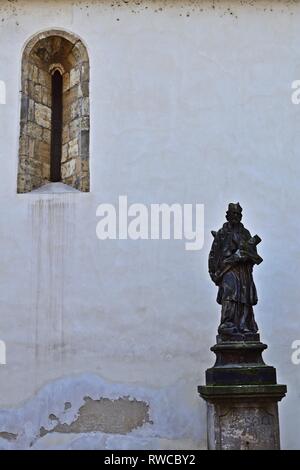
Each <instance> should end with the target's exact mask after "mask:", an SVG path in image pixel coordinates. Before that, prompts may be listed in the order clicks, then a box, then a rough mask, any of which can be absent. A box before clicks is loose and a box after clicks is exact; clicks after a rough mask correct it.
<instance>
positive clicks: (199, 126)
mask: <svg viewBox="0 0 300 470" xmlns="http://www.w3.org/2000/svg"><path fill="white" fill-rule="evenodd" d="M299 21H300V4H299V2H292V1H285V2H254V1H253V2H247V1H244V2H229V3H227V2H222V1H220V2H183V1H174V2H171V1H169V2H150V1H147V2H146V1H139V2H137V1H136V2H132V1H131V0H128V1H126V2H125V1H120V2H119V3H118V2H115V1H112V2H105V1H103V2H101V1H89V2H87V1H82V2H81V1H78V2H75V1H74V2H73V1H50V0H49V1H43V2H42V1H38V0H36V1H30V2H29V1H25V0H24V1H18V0H15V1H10V2H8V1H1V2H0V44H1V48H0V80H4V81H5V83H6V88H7V104H6V105H1V106H0V142H1V144H0V159H1V160H0V161H1V175H2V182H1V186H0V213H1V230H0V250H1V269H0V312H1V313H0V339H1V340H4V341H5V342H6V345H7V365H1V366H0V406H1V412H0V447H1V448H14V447H18V448H29V447H30V446H31V447H32V448H47V447H50V448H55V447H60V448H110V449H113V448H136V447H140V448H165V449H166V448H174V447H177V448H180V447H181V448H192V447H204V446H205V432H206V417H205V406H204V403H202V401H201V399H200V398H198V396H197V390H196V386H197V385H198V384H199V383H203V381H204V371H205V368H207V367H208V366H210V365H211V364H212V362H213V357H212V353H210V351H209V347H210V346H211V345H212V344H213V343H214V337H215V332H216V328H217V325H218V321H219V308H218V306H217V304H216V303H215V296H216V291H215V288H214V286H213V285H212V283H211V282H210V280H209V278H208V275H207V255H208V251H209V248H210V244H211V235H210V230H211V229H217V228H219V227H220V225H221V223H222V222H223V219H224V217H223V214H224V213H225V209H226V204H227V202H229V201H240V203H241V204H242V206H243V207H244V212H245V217H244V221H245V224H246V226H247V227H248V228H249V229H250V230H251V231H252V232H253V233H258V234H259V235H260V236H261V237H262V238H263V244H262V245H261V250H260V251H261V255H262V256H263V258H264V263H263V264H262V265H261V266H260V267H259V268H257V269H256V272H255V275H256V277H255V279H256V283H257V288H258V291H259V296H260V302H259V305H258V306H257V308H256V318H257V321H258V323H259V326H260V329H261V331H262V339H263V340H264V341H266V342H267V343H268V344H269V350H268V351H267V352H266V354H265V359H266V361H267V362H269V363H271V364H272V365H275V366H276V367H277V368H278V379H279V382H281V383H287V384H288V397H287V398H286V399H285V400H284V402H283V403H282V404H280V414H281V439H282V446H283V447H284V448H299V447H300V439H299V432H298V423H299V420H300V407H299V403H300V395H299V390H300V380H299V377H300V366H296V365H293V364H292V362H291V352H292V350H291V344H292V341H293V340H295V339H300V325H299V313H298V312H299V305H300V291H299V278H300V262H299V261H300V259H299V258H300V248H299V246H300V245H299V236H298V234H299V229H300V218H299V217H298V211H299V197H300V187H299V149H298V140H297V136H298V135H299V128H300V107H297V106H296V105H293V104H292V103H291V83H292V81H293V80H296V79H299V78H300V77H299V74H300V69H299V65H300V30H299ZM53 28H61V29H65V30H67V31H70V32H73V33H74V34H76V35H78V36H79V37H81V38H82V40H83V42H84V43H85V44H86V46H87V49H88V52H89V57H90V67H91V70H90V71H91V75H90V97H91V154H90V164H91V166H90V169H91V192H90V193H85V194H84V193H76V192H74V193H65V194H64V193H59V194H45V193H31V194H19V195H17V194H16V190H17V185H16V181H17V167H18V136H19V117H20V93H19V90H20V86H21V76H20V74H21V57H22V51H23V49H24V47H25V44H26V42H27V41H28V40H29V39H30V38H31V37H32V36H33V35H35V34H37V33H38V32H40V31H43V30H47V29H53ZM123 194H124V195H127V196H128V201H129V203H134V202H142V203H145V204H150V203H162V202H165V203H173V202H179V203H196V202H198V203H204V204H205V217H206V218H205V236H206V238H205V245H204V248H203V250H201V251H199V252H188V251H185V249H184V241H170V242H168V241H150V240H149V241H131V240H128V241H127V240H122V241H102V242H100V241H99V240H98V239H97V238H96V234H95V228H96V223H97V219H96V215H95V213H96V208H97V206H98V204H99V203H101V202H110V203H117V201H118V196H119V195H123ZM113 405H114V406H113ZM112 409H118V410H119V414H118V416H116V415H114V414H113V413H112V411H111V410H112ZM95 416H96V417H97V416H99V420H97V419H96V420H94V417H95ZM120 416H121V418H122V419H121V420H119V417H120ZM99 423H100V424H99Z"/></svg>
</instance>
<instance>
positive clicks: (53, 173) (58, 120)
mask: <svg viewBox="0 0 300 470" xmlns="http://www.w3.org/2000/svg"><path fill="white" fill-rule="evenodd" d="M62 82H63V80H62V75H61V73H60V72H59V71H58V70H56V71H55V72H54V73H53V75H52V125H51V126H52V127H51V160H50V180H51V181H52V182H53V183H56V182H59V181H61V153H62V116H63V99H62V97H63V86H62Z"/></svg>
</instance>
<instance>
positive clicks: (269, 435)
mask: <svg viewBox="0 0 300 470" xmlns="http://www.w3.org/2000/svg"><path fill="white" fill-rule="evenodd" d="M240 336H241V335H235V337H234V338H230V341H229V340H224V337H223V336H220V335H219V336H217V344H215V346H213V347H212V348H211V350H212V351H213V352H214V353H215V355H216V362H215V364H214V366H213V367H211V368H209V369H207V371H206V385H205V386H201V387H199V388H198V391H199V393H200V395H201V397H202V398H203V399H204V400H205V401H206V402H207V435H208V448H209V449H217V450H244V449H245V450H246V449H251V450H253V449H258V450H259V449H279V448H280V441H279V420H278V401H280V400H281V399H282V398H283V397H284V396H285V394H286V386H285V385H278V384H277V383H276V369H275V368H274V367H271V366H268V365H266V364H265V363H264V361H263V358H262V352H263V351H264V350H265V349H266V348H267V345H266V344H263V343H261V342H260V340H259V335H258V334H255V335H251V336H248V337H247V339H245V338H244V339H242V338H241V337H240Z"/></svg>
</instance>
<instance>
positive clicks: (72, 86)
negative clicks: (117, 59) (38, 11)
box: [17, 30, 90, 193]
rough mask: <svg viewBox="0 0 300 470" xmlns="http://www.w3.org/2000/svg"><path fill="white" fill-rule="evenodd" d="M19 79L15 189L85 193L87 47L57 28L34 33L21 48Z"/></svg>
mask: <svg viewBox="0 0 300 470" xmlns="http://www.w3.org/2000/svg"><path fill="white" fill-rule="evenodd" d="M21 80H22V82H21V87H22V88H21V118H20V145H19V165H18V184H17V191H18V193H27V192H30V191H33V190H36V189H37V188H40V187H42V186H44V185H45V184H47V183H51V182H52V183H58V182H59V183H63V184H65V185H68V186H70V187H72V188H74V189H77V190H79V191H83V192H88V191H89V188H90V177H89V134H90V111H89V58H88V53H87V50H86V47H85V46H84V44H83V43H82V41H81V40H80V39H79V38H78V37H76V36H74V35H73V34H70V33H67V32H64V31H60V30H51V31H47V32H43V33H40V34H38V35H36V36H35V37H34V38H33V39H31V40H30V41H29V42H28V43H27V45H26V47H25V49H24V52H23V58H22V79H21ZM66 189H67V188H66Z"/></svg>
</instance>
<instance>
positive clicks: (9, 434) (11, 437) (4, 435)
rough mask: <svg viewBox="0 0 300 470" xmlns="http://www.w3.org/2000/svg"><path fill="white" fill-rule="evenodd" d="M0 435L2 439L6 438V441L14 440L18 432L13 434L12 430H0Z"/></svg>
mask: <svg viewBox="0 0 300 470" xmlns="http://www.w3.org/2000/svg"><path fill="white" fill-rule="evenodd" d="M0 437H1V438H2V439H7V440H8V441H15V440H16V439H17V437H18V434H13V433H12V432H5V431H3V432H0Z"/></svg>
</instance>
